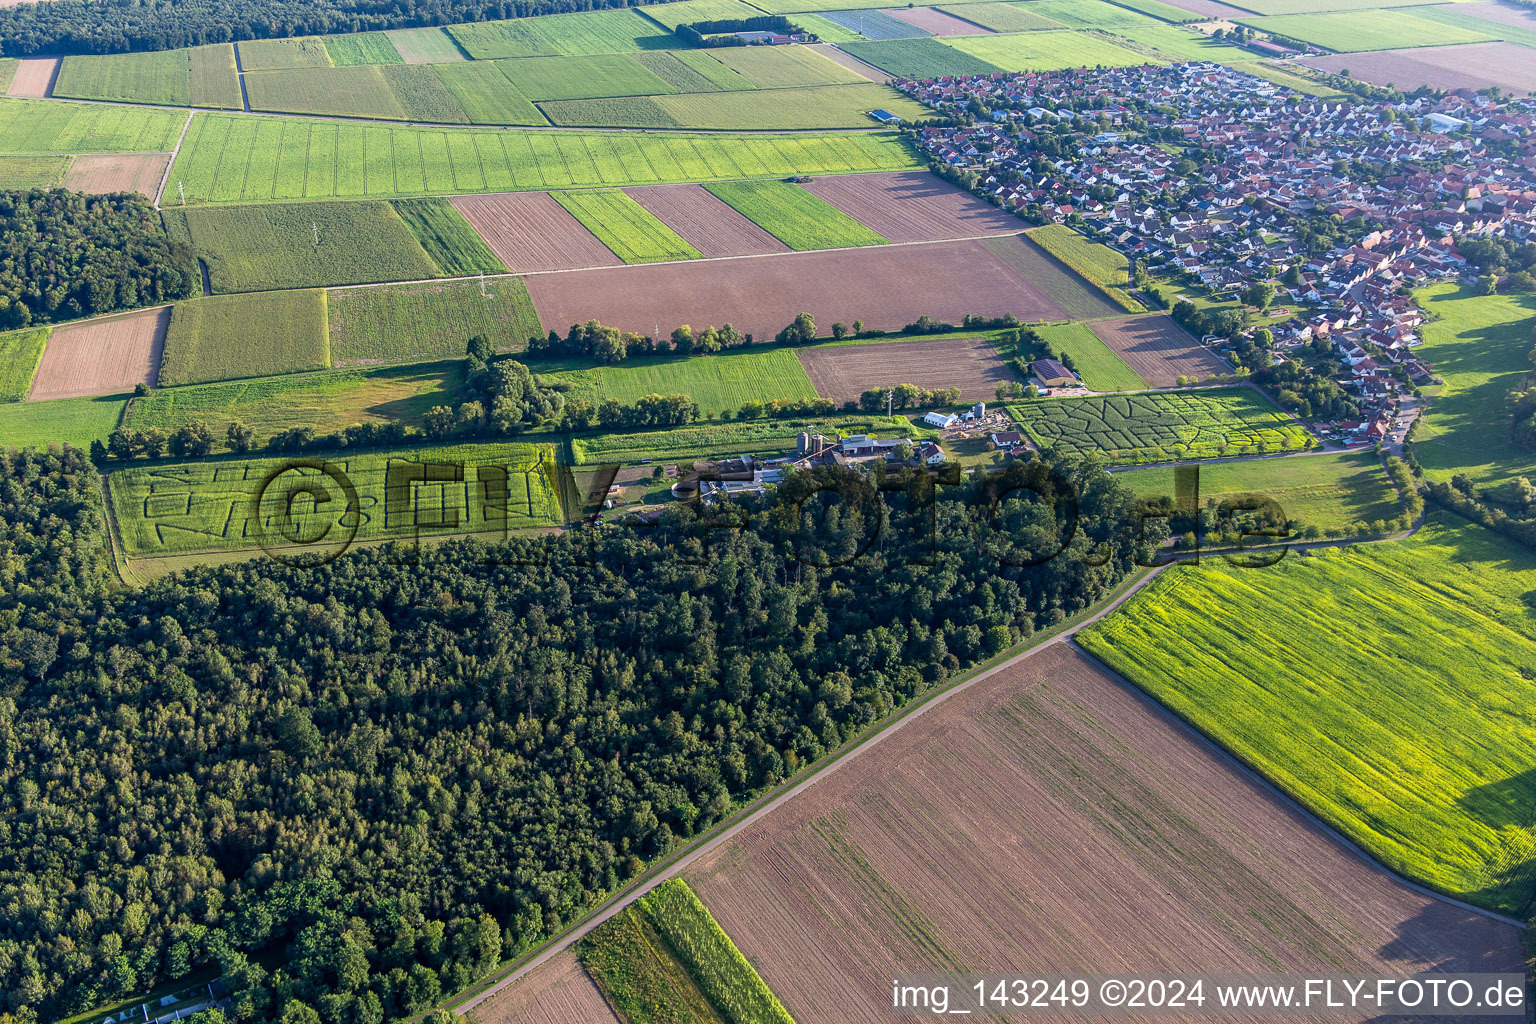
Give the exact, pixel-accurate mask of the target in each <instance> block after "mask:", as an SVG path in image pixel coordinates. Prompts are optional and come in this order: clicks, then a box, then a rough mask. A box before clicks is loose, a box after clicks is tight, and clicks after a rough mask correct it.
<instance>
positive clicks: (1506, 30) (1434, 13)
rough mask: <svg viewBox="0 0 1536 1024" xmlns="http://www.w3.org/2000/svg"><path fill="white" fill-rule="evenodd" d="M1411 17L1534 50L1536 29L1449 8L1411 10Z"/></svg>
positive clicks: (1535, 46)
mask: <svg viewBox="0 0 1536 1024" xmlns="http://www.w3.org/2000/svg"><path fill="white" fill-rule="evenodd" d="M1413 16H1414V17H1415V18H1423V19H1424V20H1425V21H1437V22H1439V23H1440V24H1442V25H1450V26H1452V27H1454V28H1463V29H1467V30H1468V31H1471V32H1483V33H1486V34H1488V35H1490V36H1493V37H1494V38H1495V39H1502V40H1504V41H1505V42H1507V43H1519V44H1520V45H1521V46H1529V47H1532V48H1536V29H1531V28H1522V27H1520V26H1519V25H1505V24H1503V23H1502V22H1495V21H1489V20H1488V19H1487V18H1479V17H1476V16H1475V15H1471V14H1463V13H1462V12H1461V11H1458V10H1454V9H1452V8H1451V7H1416V8H1414V10H1413Z"/></svg>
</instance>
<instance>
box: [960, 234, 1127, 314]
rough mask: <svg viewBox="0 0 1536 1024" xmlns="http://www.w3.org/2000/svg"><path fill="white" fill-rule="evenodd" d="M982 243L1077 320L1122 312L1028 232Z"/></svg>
mask: <svg viewBox="0 0 1536 1024" xmlns="http://www.w3.org/2000/svg"><path fill="white" fill-rule="evenodd" d="M1021 226H1022V225H1021ZM1015 239H1017V241H1015ZM981 244H982V245H983V246H985V247H986V248H987V250H988V251H989V252H991V253H992V254H993V255H994V256H996V257H997V258H998V259H1000V260H1002V261H1003V262H1004V263H1007V264H1008V265H1009V266H1011V267H1013V269H1014V270H1016V271H1018V272H1019V274H1021V275H1022V276H1023V277H1024V279H1025V280H1026V281H1030V282H1032V283H1033V284H1034V285H1035V286H1036V287H1038V288H1039V289H1040V290H1041V291H1043V292H1045V294H1046V295H1048V296H1050V299H1051V301H1052V302H1054V303H1056V304H1057V305H1058V306H1060V307H1061V309H1062V312H1064V313H1066V314H1067V316H1069V317H1072V318H1073V319H1074V320H1091V319H1094V318H1096V317H1102V316H1116V315H1119V314H1120V313H1121V312H1122V310H1121V309H1120V307H1119V306H1117V305H1116V304H1115V303H1113V302H1111V301H1110V300H1109V297H1108V296H1107V295H1105V294H1104V292H1103V290H1102V289H1099V288H1095V287H1094V286H1093V285H1091V284H1089V283H1088V282H1087V281H1085V280H1084V279H1083V277H1082V275H1080V274H1077V273H1075V272H1073V271H1072V270H1071V268H1069V267H1067V266H1066V265H1064V264H1062V263H1059V262H1057V261H1056V260H1054V259H1052V258H1051V257H1050V256H1049V255H1047V254H1046V252H1045V250H1044V249H1042V248H1041V247H1040V246H1039V245H1037V244H1036V243H1035V242H1033V241H1031V240H1030V237H1029V236H1028V235H1026V234H1022V233H1021V234H1020V235H1017V236H1008V237H1000V238H987V239H983V240H982V243H981Z"/></svg>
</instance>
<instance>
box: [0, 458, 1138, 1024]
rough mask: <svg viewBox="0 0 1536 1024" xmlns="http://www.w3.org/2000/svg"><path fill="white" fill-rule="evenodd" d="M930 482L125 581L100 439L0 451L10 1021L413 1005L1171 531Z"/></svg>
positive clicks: (580, 905)
mask: <svg viewBox="0 0 1536 1024" xmlns="http://www.w3.org/2000/svg"><path fill="white" fill-rule="evenodd" d="M906 481H907V482H906V483H905V485H903V484H901V483H900V481H899V480H898V481H896V485H897V487H896V491H895V492H892V491H891V490H890V482H889V481H888V482H887V489H886V491H885V492H882V491H881V490H880V489H879V488H880V486H881V482H882V481H881V480H880V479H876V478H871V477H866V476H864V475H863V474H858V473H849V472H846V471H840V470H837V469H835V468H833V467H827V468H823V469H819V470H816V471H814V472H806V473H799V472H796V473H791V474H790V476H789V478H788V479H787V480H786V482H785V483H784V484H783V485H782V486H781V487H780V488H779V490H778V492H777V494H775V495H773V496H771V497H769V498H766V499H761V500H751V501H748V502H746V503H745V504H743V505H742V506H741V509H742V511H743V512H744V513H745V521H744V523H743V522H742V520H740V519H738V524H739V526H740V528H738V529H733V530H721V529H719V528H718V526H719V524H718V523H715V522H711V521H710V520H709V519H708V518H707V517H709V516H711V515H712V513H711V511H710V510H708V509H705V508H695V507H693V506H680V507H678V508H675V509H673V510H671V511H669V512H668V513H667V515H666V516H665V517H664V518H663V520H662V521H661V523H660V524H658V525H657V526H656V528H655V529H654V530H650V531H646V532H644V533H635V532H631V531H628V530H624V529H606V530H597V531H587V532H585V533H584V534H583V535H581V536H575V535H566V536H559V537H544V538H538V539H526V540H519V541H514V542H512V543H510V544H507V545H498V546H487V545H484V544H481V543H479V542H476V541H472V540H460V541H452V542H448V543H444V544H442V545H439V546H432V547H429V548H426V549H423V550H421V551H419V552H415V553H414V554H413V556H412V557H411V558H410V559H401V558H399V557H398V556H397V554H396V553H395V552H394V551H392V550H391V549H389V548H386V547H368V548H364V549H360V550H355V551H353V552H351V553H348V554H346V555H344V556H343V557H341V558H340V559H338V560H337V561H335V562H333V563H331V564H329V565H326V566H323V567H319V568H296V567H292V566H286V565H282V564H279V563H276V562H273V561H267V560H256V561H250V562H246V563H244V564H238V565H220V566H204V567H196V568H189V569H186V570H184V571H181V572H178V573H176V574H174V575H172V576H169V577H166V578H164V579H161V580H158V581H155V582H153V583H150V584H148V585H147V586H145V587H143V588H142V589H134V588H125V587H115V588H111V587H108V586H106V584H105V582H104V580H103V579H102V576H101V567H102V565H103V557H102V554H101V552H102V548H103V518H102V507H103V506H102V498H101V495H100V493H99V478H98V476H97V474H96V473H95V471H94V469H93V467H91V465H90V463H89V462H88V461H87V460H86V459H85V458H84V456H83V455H82V454H81V453H78V452H74V451H70V450H63V451H59V452H52V453H49V452H42V453H39V452H27V453H21V454H13V455H8V456H5V457H3V458H0V495H4V496H5V499H6V500H4V501H0V554H3V557H0V572H4V573H7V574H9V575H8V577H7V581H8V582H12V581H20V582H19V585H17V586H14V587H13V586H7V587H6V588H5V589H4V590H3V591H0V595H3V596H0V744H3V749H5V750H6V751H8V752H9V755H10V756H7V757H5V758H3V759H0V822H3V823H4V824H3V826H0V1014H5V1013H9V1014H11V1015H12V1016H13V1017H14V1018H15V1019H16V1020H18V1021H21V1022H24V1024H32V1022H36V1021H42V1020H50V1019H56V1018H58V1017H61V1016H64V1015H67V1014H70V1013H74V1012H77V1011H80V1010H83V1009H86V1008H89V1007H92V1006H96V1005H100V1004H101V1003H103V1002H104V1001H106V1000H110V999H114V998H117V997H120V996H124V995H129V994H133V993H138V992H142V991H144V990H146V989H148V988H150V987H153V986H155V985H158V984H160V983H162V982H166V981H168V980H174V979H180V978H187V977H189V976H191V975H192V974H194V973H195V972H199V971H204V970H207V969H210V968H211V969H216V970H218V971H220V972H221V973H222V974H223V976H224V980H225V983H226V984H227V985H228V987H229V990H230V1005H229V1007H228V1009H227V1011H226V1016H227V1018H228V1019H229V1020H231V1021H235V1022H246V1021H273V1020H281V1021H285V1022H288V1021H292V1022H306V1024H309V1022H324V1024H342V1022H348V1024H351V1022H363V1024H382V1022H384V1021H396V1020H401V1019H403V1018H405V1017H407V1016H409V1015H412V1014H415V1013H418V1012H420V1011H422V1010H424V1009H425V1008H426V1007H428V1006H429V1005H430V1004H431V1003H432V1002H433V1001H434V1000H437V999H439V998H440V997H442V996H443V995H445V994H447V993H450V992H452V991H454V990H456V989H458V988H461V987H462V986H464V985H466V984H468V983H469V982H470V981H471V980H473V979H474V978H475V977H476V976H477V975H479V974H481V973H483V972H484V971H485V970H487V969H488V968H489V967H490V966H492V965H494V964H495V963H497V962H498V961H499V960H501V959H504V958H506V957H508V956H511V955H514V954H516V953H517V952H519V951H521V950H524V949H527V948H529V947H530V946H531V945H532V944H534V943H537V942H540V941H542V940H543V939H544V938H546V937H548V936H549V935H551V934H553V933H555V932H557V931H559V930H560V929H561V928H562V927H563V926H564V925H565V924H566V923H568V922H570V921H572V920H575V919H576V918H578V917H579V916H581V915H582V914H584V913H585V912H587V911H588V910H589V909H591V908H592V907H593V906H594V905H595V903H596V902H597V901H599V900H600V899H601V898H602V897H603V896H604V894H606V893H610V892H612V891H613V890H614V889H615V888H616V887H617V886H618V885H620V884H621V883H622V882H623V881H625V880H626V879H629V878H632V877H634V876H635V875H636V874H637V873H639V872H640V871H642V870H643V869H644V867H645V865H646V864H647V863H648V862H650V861H651V860H653V859H654V858H656V857H658V856H661V855H663V854H665V853H666V852H667V851H669V850H672V849H674V848H675V847H676V846H677V845H678V844H679V843H680V842H682V841H684V840H686V839H688V838H689V837H691V836H696V835H698V834H699V833H700V832H701V831H702V830H704V829H707V828H708V827H710V826H711V825H712V824H714V823H716V822H718V821H720V820H721V819H722V818H724V817H725V816H726V815H728V814H730V813H731V812H732V810H733V809H734V808H736V807H738V806H740V804H741V803H742V802H743V801H744V800H747V799H750V798H752V797H753V796H754V795H755V794H757V793H760V792H761V791H762V790H763V789H764V788H765V787H771V786H774V785H776V784H778V783H779V782H781V781H783V780H784V779H786V778H788V777H789V776H791V775H793V774H795V773H796V772H797V771H798V770H799V769H800V768H802V767H803V766H805V765H807V764H809V763H811V762H812V761H814V760H816V759H817V758H819V757H821V756H822V755H824V754H825V753H827V752H828V751H829V750H831V749H833V748H834V747H837V746H838V745H840V744H841V743H843V742H844V741H846V740H848V739H849V738H850V737H852V736H854V735H855V734H856V733H858V732H859V731H861V730H863V729H865V728H867V727H868V726H869V725H870V724H871V723H873V722H875V721H877V720H878V719H880V718H882V717H883V716H885V715H887V714H889V713H890V712H891V711H892V710H893V709H895V708H897V707H900V706H901V705H903V704H905V703H906V702H908V701H910V700H911V699H913V697H915V696H917V695H919V694H921V693H923V692H924V691H926V690H927V689H929V688H930V687H932V686H934V685H935V684H936V683H938V682H940V681H941V680H943V679H945V678H947V677H948V676H950V675H951V674H953V673H955V672H957V671H959V670H961V669H963V668H965V667H966V666H968V665H972V664H974V663H976V662H978V661H980V660H983V659H985V658H988V657H990V656H992V655H994V654H996V653H998V652H999V651H1002V650H1004V649H1006V648H1007V647H1009V646H1010V645H1011V644H1014V643H1016V642H1018V641H1020V640H1021V639H1023V638H1026V637H1029V636H1030V635H1032V634H1033V633H1035V632H1036V631H1038V630H1041V629H1046V628H1049V627H1051V626H1054V625H1056V624H1058V623H1060V622H1061V621H1063V620H1064V619H1065V618H1066V617H1068V616H1070V615H1072V614H1074V613H1076V612H1079V611H1082V610H1083V609H1085V608H1087V607H1089V606H1090V605H1091V604H1093V603H1094V602H1095V601H1097V600H1098V599H1100V598H1101V597H1103V596H1104V595H1105V594H1106V593H1108V592H1109V591H1110V590H1111V589H1112V588H1114V587H1115V586H1116V585H1117V584H1118V583H1119V582H1120V581H1121V580H1122V579H1124V577H1125V576H1126V574H1127V573H1128V572H1129V571H1130V569H1131V567H1132V564H1133V562H1134V560H1135V559H1136V558H1138V557H1139V558H1142V559H1146V558H1147V557H1148V556H1149V555H1150V553H1151V550H1152V549H1151V547H1149V545H1153V544H1156V543H1157V542H1158V540H1159V537H1158V536H1156V532H1157V523H1156V521H1151V522H1148V523H1146V524H1145V526H1146V527H1147V528H1148V530H1147V534H1148V535H1147V537H1146V538H1145V541H1143V540H1142V539H1141V532H1142V527H1143V525H1144V524H1143V523H1142V522H1141V520H1140V519H1139V518H1138V515H1137V510H1138V505H1137V503H1136V502H1135V501H1134V499H1133V498H1132V495H1131V494H1130V492H1129V491H1128V489H1127V488H1126V487H1124V486H1123V485H1121V484H1119V483H1116V482H1115V480H1114V479H1113V478H1111V477H1110V476H1109V475H1108V474H1106V473H1105V472H1104V471H1103V469H1102V468H1101V467H1100V466H1099V465H1097V464H1095V463H1093V462H1087V461H1078V460H1075V459H1070V458H1064V457H1059V456H1057V455H1055V454H1046V455H1040V456H1036V457H1032V458H1030V459H1028V461H1024V460H1021V461H1019V462H1016V463H1015V464H1013V465H1011V466H1010V467H1009V468H1008V469H1007V470H1006V471H1004V472H1002V473H998V474H988V475H986V476H985V478H977V479H974V480H971V481H969V482H967V483H964V484H961V485H958V486H955V487H945V488H939V489H934V488H933V487H932V485H931V481H930V480H929V479H928V478H927V477H926V476H922V475H918V474H912V475H911V476H909V477H907V478H906ZM903 488H904V489H903ZM834 494H835V495H837V497H834V496H833V495H834ZM925 498H926V499H927V500H930V501H931V502H932V508H933V514H932V516H929V515H926V514H924V513H923V511H922V510H921V509H917V510H915V511H914V510H911V509H908V508H907V506H905V505H903V506H902V508H894V507H893V510H892V514H891V515H890V516H885V515H883V514H882V509H883V508H884V504H885V503H887V502H896V503H898V504H899V503H901V502H912V501H921V500H923V499H925ZM903 509H906V510H907V511H908V512H909V513H910V514H903ZM1074 513H1075V514H1074ZM930 523H931V524H932V530H931V531H930V529H929V524H930ZM1069 523H1070V524H1071V526H1072V527H1073V529H1070V530H1069V529H1068V524H1069ZM881 530H884V531H886V532H885V533H884V534H881V543H879V544H872V543H871V538H872V537H873V536H874V535H875V534H876V532H877V531H881ZM1063 538H1068V539H1066V540H1065V543H1063ZM706 539H707V545H706ZM1053 554H1054V557H1052V555H1053ZM898 580H899V583H898V582H896V581H898Z"/></svg>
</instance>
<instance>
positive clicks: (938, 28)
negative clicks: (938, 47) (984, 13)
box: [880, 7, 992, 36]
mask: <svg viewBox="0 0 1536 1024" xmlns="http://www.w3.org/2000/svg"><path fill="white" fill-rule="evenodd" d="M880 13H881V14H889V15H890V16H891V17H893V18H895V19H896V20H897V21H904V22H906V23H907V24H908V25H916V26H917V27H918V28H920V29H922V30H923V31H924V32H932V33H933V34H934V35H936V36H985V35H990V34H991V33H992V30H991V29H989V28H982V27H981V26H980V25H973V24H972V23H971V22H969V21H962V20H961V19H959V18H957V17H955V16H954V15H952V14H950V13H948V12H947V11H941V10H939V9H938V8H937V7H887V8H885V9H883V10H882V11H881V12H880Z"/></svg>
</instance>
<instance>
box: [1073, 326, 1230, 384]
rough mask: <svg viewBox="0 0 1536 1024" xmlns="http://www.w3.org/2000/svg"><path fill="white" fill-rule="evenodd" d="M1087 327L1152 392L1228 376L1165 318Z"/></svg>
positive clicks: (1220, 362)
mask: <svg viewBox="0 0 1536 1024" xmlns="http://www.w3.org/2000/svg"><path fill="white" fill-rule="evenodd" d="M1088 326H1089V328H1090V329H1091V330H1092V331H1093V333H1094V334H1096V335H1098V336H1099V340H1100V341H1102V342H1103V343H1104V344H1106V345H1108V346H1109V347H1110V348H1112V349H1114V350H1115V351H1116V352H1118V353H1119V354H1120V358H1121V359H1124V360H1125V361H1126V362H1127V363H1129V364H1130V365H1131V369H1133V370H1135V371H1136V372H1137V373H1139V374H1141V377H1142V379H1143V380H1145V381H1146V382H1147V383H1148V384H1150V385H1151V386H1152V387H1154V388H1161V387H1167V386H1169V385H1171V384H1173V383H1175V382H1176V381H1177V380H1178V378H1180V377H1198V378H1199V379H1200V380H1204V379H1205V378H1207V377H1209V376H1211V374H1213V373H1230V372H1232V371H1231V367H1229V366H1226V365H1224V364H1223V363H1222V361H1221V360H1220V359H1217V358H1216V357H1215V356H1213V355H1212V354H1211V353H1210V352H1208V351H1206V350H1205V349H1203V348H1201V347H1200V346H1199V345H1198V344H1196V343H1195V341H1194V339H1193V338H1191V337H1190V336H1189V335H1188V334H1186V333H1185V332H1184V330H1183V328H1181V327H1180V326H1179V325H1178V324H1176V323H1174V322H1173V321H1172V320H1170V319H1168V318H1167V317H1166V316H1142V317H1134V318H1132V319H1129V320H1101V321H1099V322H1097V323H1092V324H1089V325H1088Z"/></svg>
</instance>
